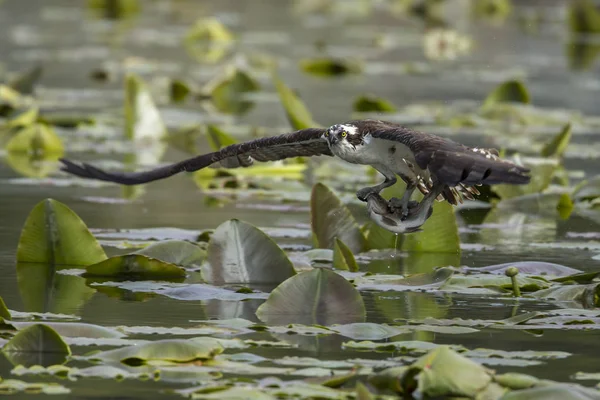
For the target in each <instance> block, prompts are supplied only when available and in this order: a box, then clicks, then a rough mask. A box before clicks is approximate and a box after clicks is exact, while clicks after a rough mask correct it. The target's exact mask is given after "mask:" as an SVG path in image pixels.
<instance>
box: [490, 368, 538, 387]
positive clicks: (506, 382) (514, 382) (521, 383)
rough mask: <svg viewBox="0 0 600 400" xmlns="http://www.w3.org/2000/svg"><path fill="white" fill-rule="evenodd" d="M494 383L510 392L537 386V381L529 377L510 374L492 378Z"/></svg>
mask: <svg viewBox="0 0 600 400" xmlns="http://www.w3.org/2000/svg"><path fill="white" fill-rule="evenodd" d="M494 381H495V382H497V383H499V384H500V385H502V386H505V387H507V388H509V389H511V390H521V389H527V388H530V387H532V386H535V385H537V384H538V382H539V379H537V378H535V377H533V376H531V375H526V374H519V373H514V372H510V373H506V374H502V375H496V376H494Z"/></svg>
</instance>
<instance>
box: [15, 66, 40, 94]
mask: <svg viewBox="0 0 600 400" xmlns="http://www.w3.org/2000/svg"><path fill="white" fill-rule="evenodd" d="M41 76H42V66H41V65H36V66H35V67H33V68H31V69H29V70H27V71H25V72H23V73H21V74H19V75H17V76H16V77H14V78H13V79H12V80H11V81H10V82H9V83H8V86H9V87H10V88H11V89H13V90H16V91H17V92H19V93H22V94H31V93H33V90H34V88H35V85H36V84H37V82H38V81H39V80H40V78H41Z"/></svg>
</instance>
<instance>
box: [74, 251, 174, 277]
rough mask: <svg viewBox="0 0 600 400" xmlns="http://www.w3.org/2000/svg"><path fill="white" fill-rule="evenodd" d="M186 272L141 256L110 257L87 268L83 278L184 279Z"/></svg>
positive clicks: (166, 263) (169, 264) (172, 265)
mask: <svg viewBox="0 0 600 400" xmlns="http://www.w3.org/2000/svg"><path fill="white" fill-rule="evenodd" d="M185 275H186V273H185V270H184V269H183V268H181V267H178V266H177V265H175V264H171V263H168V262H164V261H161V260H156V259H154V258H150V257H147V256H144V255H141V254H126V255H124V256H116V257H110V258H108V259H106V260H104V261H100V262H99V263H96V264H92V265H90V266H88V267H86V272H85V273H84V275H83V276H85V277H92V276H105V277H106V276H112V277H120V278H130V279H167V278H184V277H185Z"/></svg>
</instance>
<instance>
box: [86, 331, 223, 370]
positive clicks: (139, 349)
mask: <svg viewBox="0 0 600 400" xmlns="http://www.w3.org/2000/svg"><path fill="white" fill-rule="evenodd" d="M222 352H223V346H222V345H221V344H220V343H219V341H218V340H216V339H212V338H208V337H199V338H195V339H189V340H182V339H170V340H157V341H154V342H150V343H146V344H142V345H139V346H128V347H123V348H120V349H114V350H108V351H102V352H100V353H95V354H92V355H90V356H88V357H87V359H88V360H90V361H103V362H120V363H122V364H125V365H131V366H138V365H143V364H146V363H148V362H151V361H166V362H171V363H185V362H191V361H196V360H210V359H212V358H214V356H216V355H217V354H220V353H222Z"/></svg>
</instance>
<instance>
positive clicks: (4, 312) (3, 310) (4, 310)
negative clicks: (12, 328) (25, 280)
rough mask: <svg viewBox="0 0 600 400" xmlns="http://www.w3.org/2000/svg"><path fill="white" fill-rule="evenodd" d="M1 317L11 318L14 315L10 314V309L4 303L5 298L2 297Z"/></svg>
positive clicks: (0, 298)
mask: <svg viewBox="0 0 600 400" xmlns="http://www.w3.org/2000/svg"><path fill="white" fill-rule="evenodd" d="M0 318H2V319H7V320H9V321H10V320H11V319H12V317H11V315H10V311H8V308H6V304H4V299H3V298H2V297H0Z"/></svg>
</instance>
